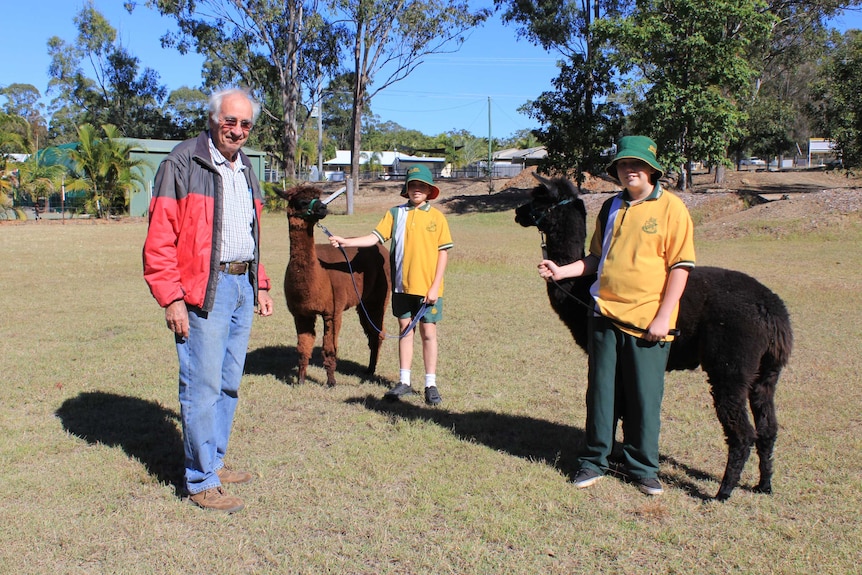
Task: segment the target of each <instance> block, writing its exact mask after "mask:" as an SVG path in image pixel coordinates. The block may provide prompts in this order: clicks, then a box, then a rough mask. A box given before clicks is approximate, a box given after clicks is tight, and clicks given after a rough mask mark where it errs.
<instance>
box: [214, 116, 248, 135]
mask: <svg viewBox="0 0 862 575" xmlns="http://www.w3.org/2000/svg"><path fill="white" fill-rule="evenodd" d="M237 123H239V127H240V128H242V130H243V131H244V132H248V131H249V130H251V129H252V128H254V122H252V121H251V120H237V119H236V118H234V117H233V116H225V117H224V118H222V119H221V125H222V126H225V127H228V128H236V125H237Z"/></svg>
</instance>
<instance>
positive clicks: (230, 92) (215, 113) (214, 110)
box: [209, 88, 260, 125]
mask: <svg viewBox="0 0 862 575" xmlns="http://www.w3.org/2000/svg"><path fill="white" fill-rule="evenodd" d="M237 94H239V95H242V96H244V97H245V99H246V100H248V101H249V103H250V104H251V112H252V117H251V120H252V122H254V121H256V120H257V116H258V114H260V104H258V103H257V102H256V101H255V100H254V98H252V97H251V94H249V92H248V90H243V89H242V88H227V89H226V90H219V91H218V92H214V93H213V94H212V95H211V96H210V102H209V106H210V122H212V123H213V124H214V125H218V117H219V115H221V105H222V102H224V99H225V98H226V97H227V96H234V95H237Z"/></svg>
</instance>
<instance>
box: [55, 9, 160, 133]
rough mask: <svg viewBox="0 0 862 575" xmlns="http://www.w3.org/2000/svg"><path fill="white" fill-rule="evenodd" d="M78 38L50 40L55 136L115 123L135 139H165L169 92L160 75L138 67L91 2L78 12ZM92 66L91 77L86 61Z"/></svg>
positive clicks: (122, 131)
mask: <svg viewBox="0 0 862 575" xmlns="http://www.w3.org/2000/svg"><path fill="white" fill-rule="evenodd" d="M75 26H76V28H77V30H78V36H77V38H76V40H75V42H74V43H73V44H70V43H67V42H65V41H64V40H62V39H61V38H59V37H57V36H54V37H52V38H50V39H49V40H48V54H49V56H50V57H51V64H50V66H49V69H48V73H49V75H50V77H51V79H50V81H49V82H48V92H49V93H56V94H57V96H56V97H55V98H54V100H52V102H51V110H52V112H54V116H55V117H56V118H57V119H58V120H59V123H56V124H55V122H54V117H52V126H51V132H52V135H55V136H58V137H61V138H63V139H68V138H69V136H73V134H70V133H69V130H71V129H73V128H77V126H78V125H79V124H81V123H91V124H95V125H100V124H107V123H110V124H113V125H115V126H117V128H118V129H119V130H120V132H121V133H123V134H126V135H128V136H130V137H138V138H156V137H163V136H164V134H165V130H166V129H167V127H168V125H167V122H165V119H164V116H163V114H162V110H161V106H162V102H163V101H164V100H165V97H166V95H167V90H166V88H165V87H164V86H162V85H161V84H159V74H158V73H157V72H156V71H155V70H153V69H151V68H144V69H143V70H139V64H140V61H139V59H138V58H136V57H135V56H133V55H131V54H130V53H129V52H128V51H127V50H126V49H125V48H123V46H122V45H120V44H119V43H118V42H117V39H116V37H117V33H116V30H114V28H113V27H112V26H111V25H110V23H109V22H108V21H107V20H106V19H105V17H104V16H103V15H102V14H101V13H100V12H99V11H98V10H96V9H95V7H94V6H93V2H92V0H90V1H89V2H88V3H87V4H86V5H85V6H84V7H83V8H82V9H81V11H80V12H79V13H78V14H77V15H76V16H75ZM84 62H86V63H87V64H88V65H89V73H90V74H91V75H92V77H91V76H89V75H88V74H87V72H85V70H84V67H83V64H84Z"/></svg>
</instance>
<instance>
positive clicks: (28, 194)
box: [16, 153, 66, 203]
mask: <svg viewBox="0 0 862 575" xmlns="http://www.w3.org/2000/svg"><path fill="white" fill-rule="evenodd" d="M65 175H66V168H65V167H64V166H62V165H60V164H49V163H48V162H47V161H46V159H45V156H44V154H38V153H36V154H32V155H31V156H30V157H29V158H28V159H27V160H26V161H25V162H22V163H20V164H18V181H17V186H16V187H17V190H18V193H19V195H18V197H17V198H16V200H17V201H18V202H22V203H37V202H38V201H39V200H40V199H41V198H49V197H50V196H52V195H53V194H56V193H57V192H59V191H60V190H61V187H62V185H63V178H64V177H65Z"/></svg>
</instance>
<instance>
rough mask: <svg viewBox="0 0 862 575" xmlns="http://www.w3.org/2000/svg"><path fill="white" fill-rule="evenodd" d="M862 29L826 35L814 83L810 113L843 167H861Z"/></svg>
mask: <svg viewBox="0 0 862 575" xmlns="http://www.w3.org/2000/svg"><path fill="white" fill-rule="evenodd" d="M860 82H862V32H860V31H859V30H848V31H847V32H846V33H844V35H843V36H842V35H838V34H837V33H836V34H834V35H833V36H832V37H831V38H830V42H829V45H828V47H827V50H826V55H825V58H824V59H823V62H822V66H821V74H820V78H819V79H818V82H816V83H815V85H814V91H815V94H816V97H817V100H816V101H815V102H814V103H813V104H812V106H811V111H810V115H811V117H812V118H813V119H814V121H815V123H816V125H817V127H818V130H819V131H820V133H821V135H822V136H823V137H826V138H829V139H830V140H832V142H833V143H834V145H835V149H836V152H837V153H838V156H839V158H841V161H842V163H843V164H844V167H845V168H848V169H852V168H859V167H860V166H862V100H860V98H859V86H860V85H862V84H860Z"/></svg>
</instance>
